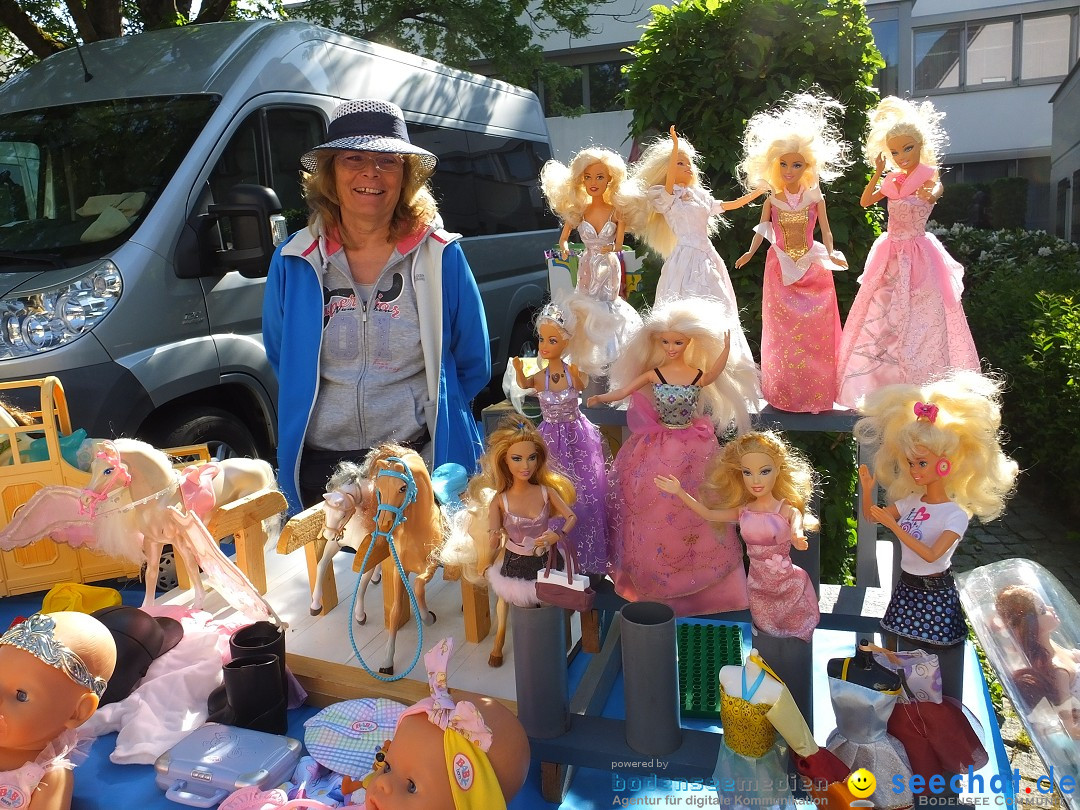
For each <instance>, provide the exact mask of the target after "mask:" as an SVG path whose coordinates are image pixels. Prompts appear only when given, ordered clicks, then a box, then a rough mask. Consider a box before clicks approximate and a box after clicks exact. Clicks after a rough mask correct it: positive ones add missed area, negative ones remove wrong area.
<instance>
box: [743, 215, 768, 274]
mask: <svg viewBox="0 0 1080 810" xmlns="http://www.w3.org/2000/svg"><path fill="white" fill-rule="evenodd" d="M771 216H772V201H771V200H765V203H764V205H762V206H761V219H759V220H758V222H759V223H762V224H763V223H766V222H768V221H769V217H771ZM762 239H763V237H762V235H761V234H760V233H758V232H757V231H754V238H753V239H751V240H750V249H749V250H748V251H746V253H744V254H743V255H742V256H740V257H739V258H737V259H736V260H735V269H736V270H738V269H739V268H740V267H742V266H743V265H744V264H746V263H747V262H748V261H750V260H751V259H752V258H754V254H755V253H757V249H758V248H759V247H761V240H762Z"/></svg>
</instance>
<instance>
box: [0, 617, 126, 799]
mask: <svg viewBox="0 0 1080 810" xmlns="http://www.w3.org/2000/svg"><path fill="white" fill-rule="evenodd" d="M115 666H116V644H115V643H114V641H113V637H112V634H111V633H110V632H109V630H108V628H107V627H105V625H104V624H102V623H101V622H100V621H98V620H97V619H95V618H94V617H93V616H89V615H87V614H85V613H74V612H67V611H61V612H58V613H35V614H34V615H33V616H31V617H30V618H28V619H26V620H24V621H22V622H20V623H19V624H16V625H15V626H14V627H12V628H11V629H10V630H8V631H7V632H6V633H4V634H3V636H2V637H0V807H23V808H29V810H67V808H69V807H70V806H71V794H72V788H73V786H74V782H73V780H72V776H71V769H72V768H73V767H75V761H74V758H75V757H76V756H77V755H78V754H79V753H80V752H79V749H77V748H76V746H77V744H78V736H77V734H76V731H75V729H77V728H78V727H79V726H80V725H82V724H83V723H84V722H85V721H86V720H87V719H88V718H89V717H90V715H92V714H93V713H94V712H95V711H96V710H97V707H98V703H99V701H100V700H101V696H102V695H103V694H105V687H106V686H107V681H108V679H109V678H110V677H111V676H112V672H113V668H114V667H115Z"/></svg>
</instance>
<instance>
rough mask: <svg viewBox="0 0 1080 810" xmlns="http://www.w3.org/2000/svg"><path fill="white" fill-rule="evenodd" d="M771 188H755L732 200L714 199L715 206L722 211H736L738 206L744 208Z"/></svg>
mask: <svg viewBox="0 0 1080 810" xmlns="http://www.w3.org/2000/svg"><path fill="white" fill-rule="evenodd" d="M768 192H769V190H768V189H767V188H755V189H754V190H753V191H748V192H746V193H745V194H743V195H742V196H741V197H739V198H738V199H737V200H732V201H731V202H725V201H724V200H714V201H713V203H714V207H717V206H718V207H719V208H720V210H721V211H734V210H735V209H736V208H742V207H743V206H744V205H746V204H747V203H749V202H750V201H751V200H755V199H757V198H758V197H760V196H761V195H762V194H767V193H768Z"/></svg>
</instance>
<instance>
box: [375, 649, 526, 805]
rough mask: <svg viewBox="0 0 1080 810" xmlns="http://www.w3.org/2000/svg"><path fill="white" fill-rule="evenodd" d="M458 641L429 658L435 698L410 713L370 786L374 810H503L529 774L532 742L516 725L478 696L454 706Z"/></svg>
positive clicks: (496, 705) (492, 703)
mask: <svg viewBox="0 0 1080 810" xmlns="http://www.w3.org/2000/svg"><path fill="white" fill-rule="evenodd" d="M452 650H453V640H452V639H443V640H442V641H440V642H439V643H438V644H436V645H435V647H433V648H432V649H431V651H430V652H428V654H427V655H426V656H424V663H425V664H426V665H427V669H428V685H429V686H430V688H431V697H430V698H426V699H425V700H422V701H420V702H419V703H417V704H416V705H414V706H412V707H411V708H410V709H408V710H407V711H406V712H405V713H404V714H403V715H402V716H401V719H400V720H399V721H398V725H397V730H396V731H395V733H394V738H393V739H392V740H391V741H390V743H389V746H388V747H387V748H386V749H385V750H384V751H382V752H380V754H378V755H376V764H375V772H374V774H372V776H369V777H368V779H367V780H366V781H365V786H366V789H367V800H366V805H365V806H366V807H367V808H368V810H396V808H398V807H402V808H412V807H423V808H425V810H465V808H468V809H469V810H473V809H474V808H475V810H497V808H505V807H506V803H507V802H508V801H509V800H510V799H512V798H513V797H514V795H515V794H516V793H517V792H518V790H520V789H521V786H522V784H524V782H525V777H526V775H527V774H528V771H529V739H528V737H527V736H526V735H525V730H524V729H523V728H522V726H521V723H520V722H519V721H518V719H517V717H515V716H514V714H513V713H512V712H511V711H510V710H509V709H507V708H506V707H505V706H503V705H502V704H500V703H498V702H497V701H495V700H492V699H491V698H485V697H481V696H479V695H476V696H473V695H469V696H468V697H470V698H471V700H463V701H460V702H455V701H454V699H453V698H452V697H451V696H450V693H449V691H448V690H447V685H446V664H447V660H448V659H449V657H450V653H451V651H452Z"/></svg>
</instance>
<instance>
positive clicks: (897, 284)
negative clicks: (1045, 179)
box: [837, 167, 979, 407]
mask: <svg viewBox="0 0 1080 810" xmlns="http://www.w3.org/2000/svg"><path fill="white" fill-rule="evenodd" d="M924 168H925V167H920V169H918V170H916V172H914V173H912V176H911V177H910V178H908V179H907V181H906V182H902V184H901V185H900V186H899V187H898V186H897V183H898V179H897V178H893V176H892V175H890V176H889V177H888V178H886V182H885V183H883V184H882V191H883V192H885V193H886V196H888V197H889V227H888V231H887V232H886V233H884V234H882V235H881V236H879V237H878V239H877V241H876V242H874V245H873V247H871V248H870V255H869V256H867V259H866V267H865V269H864V271H863V274H862V276H860V277H859V282H860V284H861V285H862V286H861V287H860V288H859V294H858V295H857V296H856V297H855V303H853V304H852V305H851V311H850V312H849V313H848V319H847V323H846V324H845V326H844V334H843V339H842V340H841V344H840V357H839V363H838V367H837V383H838V386H839V392H838V394H837V401H838V402H840V403H841V404H843V405H846V406H848V407H855V406H856V405H857V404H858V401H859V400H860V399H861V398H862V397H864V396H865V395H866V394H867V393H869V392H870V391H873V390H874V389H876V388H879V387H880V386H882V385H887V384H890V383H910V384H914V385H922V384H924V383H926V382H929V381H930V380H932V379H934V378H936V377H939V376H941V375H942V374H944V373H945V372H947V371H949V370H950V369H958V368H964V369H970V370H973V371H978V369H979V354H978V352H977V351H976V349H975V343H974V341H973V340H972V339H971V331H970V330H969V329H968V325H967V318H966V317H965V316H964V310H963V307H962V306H961V304H960V293H961V292H962V291H963V275H964V268H963V267H961V266H960V265H959V264H958V263H957V262H956V261H955V260H954V259H953V258H952V257H951V256H950V255H949V254H948V253H947V252H946V251H945V248H944V247H943V246H942V245H941V242H939V241H938V240H937V237H935V236H934V235H933V234H929V233H926V222H927V220H928V219H929V217H930V212H931V211H932V210H933V205H932V204H931V203H928V202H926V201H924V200H921V199H919V198H918V197H916V196H915V195H914V192H915V190H917V189H918V187H919V185H921V184H917V183H915V182H914V181H915V180H916V179H917V177H918V173H919V172H920V171H921V170H922V169H924ZM924 182H925V181H924ZM901 192H907V193H905V194H904V195H903V196H897V197H893V196H891V195H892V194H893V193H901Z"/></svg>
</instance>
